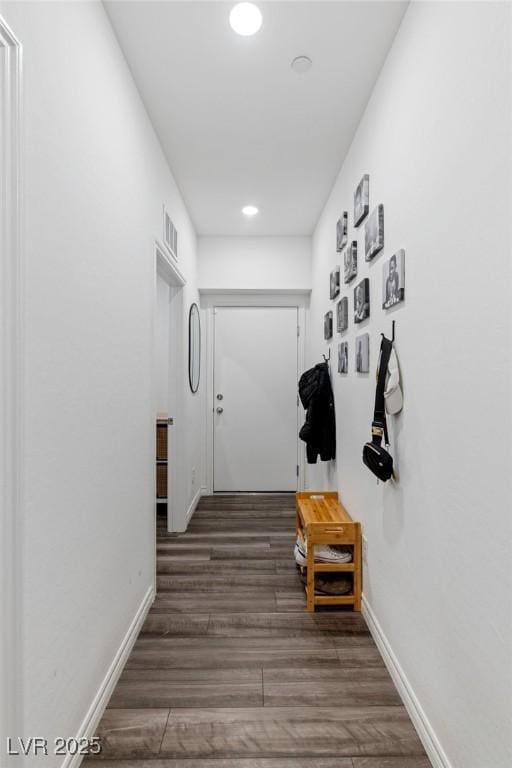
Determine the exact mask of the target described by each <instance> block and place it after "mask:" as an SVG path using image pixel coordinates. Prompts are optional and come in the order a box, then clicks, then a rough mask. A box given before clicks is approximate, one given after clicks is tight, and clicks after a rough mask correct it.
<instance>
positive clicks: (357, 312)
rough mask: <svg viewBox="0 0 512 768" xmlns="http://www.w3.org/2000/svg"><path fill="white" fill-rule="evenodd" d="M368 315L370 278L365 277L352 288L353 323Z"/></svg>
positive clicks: (360, 321)
mask: <svg viewBox="0 0 512 768" xmlns="http://www.w3.org/2000/svg"><path fill="white" fill-rule="evenodd" d="M369 316H370V280H369V279H368V278H367V277H365V278H364V280H361V282H360V283H358V284H357V285H356V287H355V288H354V323H362V322H363V320H366V318H367V317H369Z"/></svg>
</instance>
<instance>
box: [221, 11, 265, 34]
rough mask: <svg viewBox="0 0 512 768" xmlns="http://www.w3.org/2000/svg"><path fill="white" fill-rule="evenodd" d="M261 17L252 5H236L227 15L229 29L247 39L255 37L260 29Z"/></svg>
mask: <svg viewBox="0 0 512 768" xmlns="http://www.w3.org/2000/svg"><path fill="white" fill-rule="evenodd" d="M262 22H263V16H262V15H261V11H260V9H259V8H258V6H257V5H254V3H237V4H236V5H234V6H233V8H232V9H231V13H230V14H229V23H230V24H231V28H232V29H233V30H234V31H235V32H236V33H237V34H238V35H243V36H244V37H248V36H249V35H255V34H256V32H257V31H258V30H259V28H260V27H261V24H262Z"/></svg>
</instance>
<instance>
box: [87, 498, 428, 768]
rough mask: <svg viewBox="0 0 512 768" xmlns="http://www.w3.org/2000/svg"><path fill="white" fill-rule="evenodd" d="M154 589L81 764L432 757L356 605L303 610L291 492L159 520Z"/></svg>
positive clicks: (116, 766) (117, 767)
mask: <svg viewBox="0 0 512 768" xmlns="http://www.w3.org/2000/svg"><path fill="white" fill-rule="evenodd" d="M158 531H159V532H158V541H157V546H158V596H157V599H156V601H155V604H154V606H153V608H152V609H151V611H150V613H149V615H148V617H147V620H146V622H145V624H144V627H143V629H142V632H141V634H140V636H139V638H138V640H137V642H136V644H135V647H134V649H133V651H132V654H131V656H130V658H129V660H128V663H127V665H126V667H125V670H124V672H123V674H122V676H121V678H120V680H119V683H118V685H117V687H116V689H115V691H114V693H113V695H112V698H111V700H110V703H109V707H108V709H107V710H106V712H105V715H104V717H103V719H102V721H101V724H100V726H99V729H98V735H99V736H100V737H101V741H102V747H103V749H102V753H101V757H100V758H95V759H92V758H89V759H87V760H86V765H87V768H93V767H94V766H96V768H106V766H105V761H108V768H430V762H429V761H428V759H427V757H426V756H425V753H424V750H423V747H422V745H421V743H420V741H419V739H418V737H417V735H416V732H415V730H414V728H413V726H412V724H411V722H410V720H409V717H408V715H407V713H406V711H405V709H404V707H403V706H402V704H401V701H400V699H399V697H398V694H397V692H396V690H395V688H394V685H393V683H392V681H391V679H390V677H389V675H388V673H387V670H386V668H385V666H384V664H383V662H382V659H381V657H380V655H379V653H378V651H377V648H376V647H375V644H374V642H373V640H372V638H371V636H370V634H369V632H368V629H367V627H366V624H365V622H364V619H363V618H362V616H361V615H360V614H357V613H353V612H352V610H349V609H341V610H340V609H337V610H333V609H324V610H323V611H321V612H317V613H315V614H309V613H306V611H305V605H306V602H305V596H304V590H303V586H302V584H301V582H300V580H299V577H298V574H297V570H296V567H295V564H294V561H293V556H292V549H293V543H294V498H293V497H292V496H270V495H269V496H215V497H204V498H203V499H202V500H201V502H200V504H199V507H198V509H197V510H196V512H195V514H194V516H193V519H192V521H191V523H190V526H189V529H188V531H187V532H186V533H184V534H180V535H178V536H176V535H172V536H171V535H169V534H167V532H166V531H165V528H164V527H163V526H161V527H159V529H158Z"/></svg>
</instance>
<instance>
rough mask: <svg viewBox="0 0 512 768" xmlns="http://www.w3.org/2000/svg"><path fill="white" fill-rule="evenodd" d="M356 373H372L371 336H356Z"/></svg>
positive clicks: (366, 334) (365, 334)
mask: <svg viewBox="0 0 512 768" xmlns="http://www.w3.org/2000/svg"><path fill="white" fill-rule="evenodd" d="M356 371H357V373H369V371H370V334H369V333H363V334H361V336H356Z"/></svg>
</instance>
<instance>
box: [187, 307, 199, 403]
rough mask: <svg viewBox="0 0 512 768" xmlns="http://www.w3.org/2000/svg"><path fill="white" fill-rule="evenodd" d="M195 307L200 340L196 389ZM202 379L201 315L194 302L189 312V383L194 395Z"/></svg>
mask: <svg viewBox="0 0 512 768" xmlns="http://www.w3.org/2000/svg"><path fill="white" fill-rule="evenodd" d="M194 309H195V311H196V313H197V327H198V342H199V355H198V359H197V364H198V370H197V386H196V388H195V389H194V385H193V383H192V313H193V312H194ZM200 379H201V316H200V314H199V307H198V306H197V304H196V303H195V302H194V303H193V304H191V305H190V310H189V313H188V383H189V386H190V391H191V392H192V393H193V394H194V395H195V394H196V392H197V390H198V389H199V382H200Z"/></svg>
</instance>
